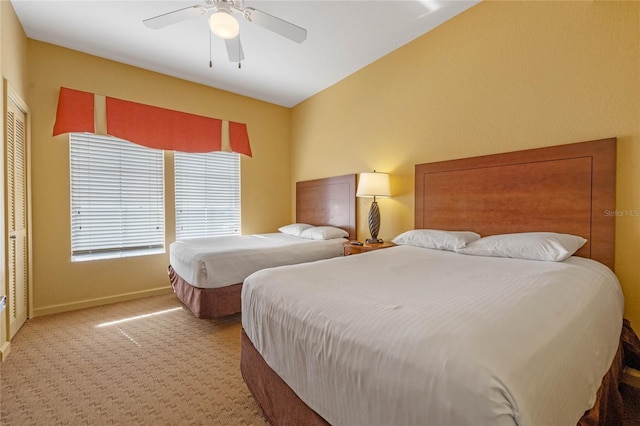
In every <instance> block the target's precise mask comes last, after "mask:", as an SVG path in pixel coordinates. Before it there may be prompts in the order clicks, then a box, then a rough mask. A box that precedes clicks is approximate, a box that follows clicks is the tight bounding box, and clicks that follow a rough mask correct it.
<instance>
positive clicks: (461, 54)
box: [292, 1, 640, 328]
mask: <svg viewBox="0 0 640 426" xmlns="http://www.w3.org/2000/svg"><path fill="white" fill-rule="evenodd" d="M611 136H615V137H617V138H618V180H617V208H618V209H620V210H628V211H631V212H640V164H639V163H640V3H638V2H632V1H630V2H599V1H596V2H490V1H485V2H482V3H480V4H478V5H476V6H474V7H472V8H471V9H469V10H468V11H466V12H464V13H463V14H461V15H459V16H457V17H455V18H454V19H452V20H450V21H448V22H447V23H445V24H443V25H441V26H440V27H438V28H436V29H435V30H434V31H431V32H429V33H428V34H426V35H424V36H422V37H421V38H419V39H417V40H415V41H414V42H412V43H410V44H408V45H406V46H404V47H402V48H400V49H398V50H396V51H395V52H393V53H391V54H390V55H387V56H385V57H383V58H382V59H380V60H378V61H377V62H375V63H373V64H372V65H370V66H368V67H366V68H365V69H363V70H361V71H359V72H357V73H355V74H353V75H351V76H350V77H348V78H346V79H344V80H343V81H341V82H339V83H338V84H336V85H334V86H332V87H330V88H328V89H327V90H325V91H323V92H321V93H320V94H318V95H316V96H314V97H312V98H310V99H308V100H306V101H304V102H302V103H301V104H299V105H297V106H296V107H294V108H293V113H292V141H293V151H292V160H293V162H292V173H293V175H292V180H293V181H297V180H303V179H310V178H318V177H323V176H328V175H332V174H344V173H357V172H362V171H372V170H373V169H376V170H378V171H385V172H389V173H391V175H392V181H391V184H392V193H393V195H394V196H393V198H391V199H381V200H379V205H380V210H381V215H382V223H381V230H380V236H381V237H382V238H385V239H390V238H392V237H393V236H395V235H397V234H398V233H400V232H402V231H404V230H407V229H410V228H412V227H413V220H414V218H413V216H414V214H413V208H414V206H413V190H414V188H413V186H414V181H413V179H414V165H415V164H416V163H423V162H431V161H439V160H448V159H454V158H461V157H470V156H476V155H483V154H492V153H498V152H505V151H514V150H520V149H527V148H536V147H541V146H548V145H559V144H565V143H571V142H580V141H585V140H593V139H599V138H605V137H611ZM369 203H370V200H367V199H362V200H359V202H358V209H359V218H358V219H359V221H358V222H359V225H358V235H359V238H360V239H362V238H365V237H366V236H367V235H368V229H367V221H366V214H367V211H368V208H369ZM616 226H617V230H616V272H617V274H618V276H619V278H620V280H621V282H622V286H623V290H624V293H625V298H626V314H625V315H626V317H627V318H629V319H630V320H631V321H632V324H635V325H636V328H638V327H640V266H639V265H640V251H639V250H638V247H639V243H640V217H635V216H634V215H627V216H622V217H619V218H617V221H616Z"/></svg>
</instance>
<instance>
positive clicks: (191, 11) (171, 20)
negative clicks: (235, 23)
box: [142, 5, 208, 30]
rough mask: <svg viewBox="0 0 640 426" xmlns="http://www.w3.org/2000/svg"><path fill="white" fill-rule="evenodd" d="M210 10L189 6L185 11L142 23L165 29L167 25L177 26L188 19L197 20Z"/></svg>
mask: <svg viewBox="0 0 640 426" xmlns="http://www.w3.org/2000/svg"><path fill="white" fill-rule="evenodd" d="M207 12H208V10H207V8H205V7H202V6H197V5H196V6H189V7H185V8H184V9H178V10H174V11H173V12H168V13H163V14H162V15H158V16H154V17H153V18H148V19H145V20H144V21H142V22H143V23H144V24H145V25H146V26H147V27H149V28H153V29H154V30H158V29H160V28H164V27H166V26H167V25H171V24H175V23H177V22H180V21H184V20H186V19H190V18H195V17H196V16H202V15H204V14H205V13H207Z"/></svg>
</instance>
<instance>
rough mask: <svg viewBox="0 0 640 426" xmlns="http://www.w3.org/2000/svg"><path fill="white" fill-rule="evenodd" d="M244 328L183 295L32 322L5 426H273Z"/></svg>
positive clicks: (8, 388) (6, 393)
mask: <svg viewBox="0 0 640 426" xmlns="http://www.w3.org/2000/svg"><path fill="white" fill-rule="evenodd" d="M116 321H121V322H116ZM240 328H241V327H240V315H234V316H232V317H229V318H226V319H223V320H200V319H197V318H195V317H194V316H193V315H192V314H191V313H190V312H189V311H187V310H186V309H184V308H183V306H182V304H181V303H180V302H179V300H178V299H177V298H176V297H175V296H174V295H166V296H156V297H150V298H146V299H141V300H136V301H131V302H124V303H118V304H115V305H108V306H103V307H99V308H91V309H84V310H81V311H75V312H69V313H64V314H58V315H49V316H46V317H40V318H35V319H32V320H29V321H27V323H26V324H25V326H24V327H23V328H22V330H20V332H19V333H18V335H17V336H16V338H15V339H14V340H13V342H12V344H11V353H10V354H9V357H8V358H7V360H6V361H5V362H4V363H2V364H0V424H1V425H6V426H10V425H20V426H22V425H124V424H126V425H136V424H138V425H140V424H142V425H157V426H161V425H264V424H266V421H265V419H264V418H263V417H262V415H261V413H260V410H259V409H258V407H257V405H256V403H255V401H254V400H253V398H252V397H251V395H250V393H249V391H248V390H247V387H246V386H245V384H244V381H243V380H242V377H241V375H240V371H239V360H240ZM623 395H624V397H625V403H626V404H627V413H626V420H625V424H624V426H640V390H638V389H633V388H627V389H625V392H624V394H623Z"/></svg>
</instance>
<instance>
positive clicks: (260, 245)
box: [169, 233, 346, 288]
mask: <svg viewBox="0 0 640 426" xmlns="http://www.w3.org/2000/svg"><path fill="white" fill-rule="evenodd" d="M345 241H346V240H345V239H344V238H336V239H330V240H309V239H305V238H299V237H294V236H291V235H287V234H283V233H271V234H254V235H241V236H240V235H234V236H226V237H210V238H193V239H189V240H184V241H176V242H174V243H171V245H170V246H169V262H170V264H171V266H172V267H173V269H174V270H175V271H176V273H177V274H178V275H179V276H180V277H181V278H182V279H184V280H185V281H186V282H188V283H189V284H191V285H193V286H195V287H199V288H218V287H225V286H228V285H232V284H238V283H242V281H244V279H245V278H246V277H247V276H249V275H250V274H252V273H253V272H256V271H258V270H260V269H264V268H270V267H273V266H281V265H290V264H294V263H302V262H311V261H314V260H319V259H327V258H330V257H335V256H341V255H342V254H343V248H342V244H343V243H344V242H345Z"/></svg>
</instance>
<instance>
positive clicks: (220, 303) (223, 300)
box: [167, 265, 242, 319]
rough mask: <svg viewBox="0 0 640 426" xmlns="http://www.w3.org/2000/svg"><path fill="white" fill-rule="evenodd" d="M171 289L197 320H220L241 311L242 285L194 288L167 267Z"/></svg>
mask: <svg viewBox="0 0 640 426" xmlns="http://www.w3.org/2000/svg"><path fill="white" fill-rule="evenodd" d="M167 272H168V274H169V281H171V287H173V291H174V292H175V293H176V295H177V296H178V298H179V299H180V301H181V302H182V303H183V304H184V305H185V306H186V307H187V308H189V310H190V311H191V312H192V313H193V315H195V316H196V317H198V318H206V319H210V318H220V317H224V316H227V315H232V314H237V313H238V312H240V311H241V309H242V308H241V303H240V293H241V292H242V283H239V284H233V285H230V286H226V287H219V288H199V287H194V286H192V285H191V284H189V283H188V282H186V281H185V280H184V279H182V278H181V277H180V276H179V275H178V274H177V273H176V271H175V270H174V269H173V268H172V267H171V265H169V268H168V270H167Z"/></svg>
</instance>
